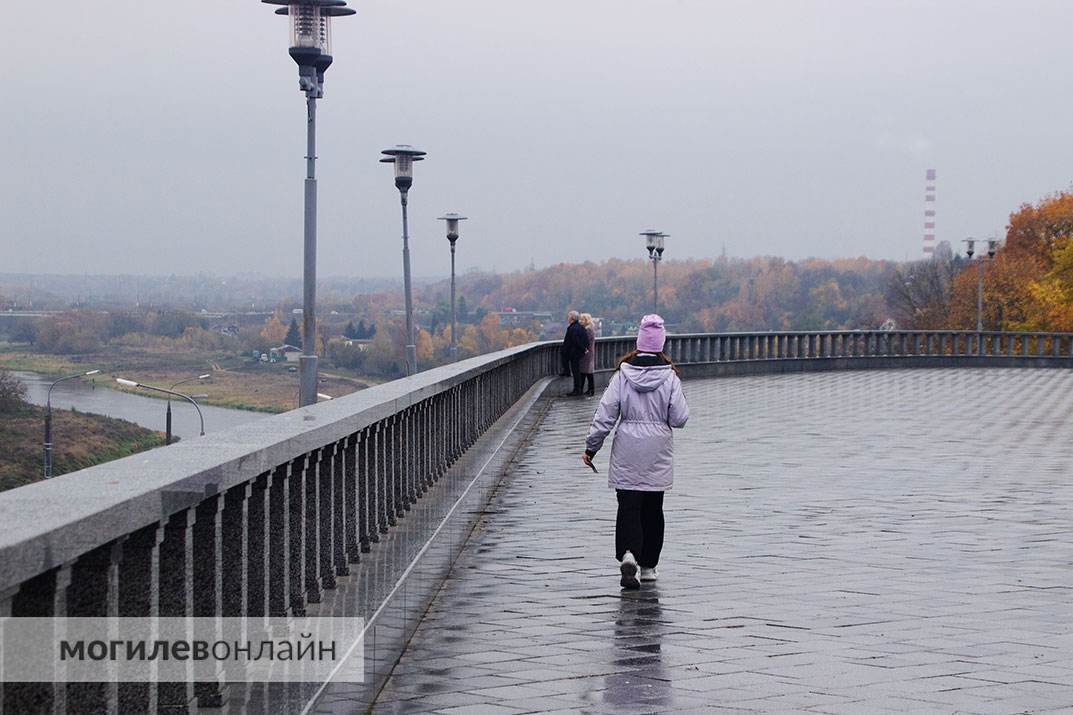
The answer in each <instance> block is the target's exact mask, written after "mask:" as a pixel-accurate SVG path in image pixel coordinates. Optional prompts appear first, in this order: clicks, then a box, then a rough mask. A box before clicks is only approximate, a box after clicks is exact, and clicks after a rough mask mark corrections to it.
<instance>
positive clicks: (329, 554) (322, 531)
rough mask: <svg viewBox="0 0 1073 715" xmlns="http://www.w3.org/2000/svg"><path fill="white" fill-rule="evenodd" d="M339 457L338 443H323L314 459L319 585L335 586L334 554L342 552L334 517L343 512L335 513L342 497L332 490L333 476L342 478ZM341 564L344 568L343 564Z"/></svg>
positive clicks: (336, 565)
mask: <svg viewBox="0 0 1073 715" xmlns="http://www.w3.org/2000/svg"><path fill="white" fill-rule="evenodd" d="M339 457H340V455H339V444H338V443H337V442H336V443H332V444H326V445H324V447H323V448H321V450H320V459H319V460H318V462H317V504H318V511H317V526H318V529H317V561H318V562H319V565H320V568H319V569H318V572H317V576H318V579H319V581H320V587H321V588H322V589H332V588H335V586H336V583H335V575H336V572H337V569H338V566H339V565H340V564H337V562H336V560H335V556H336V554H337V553H341V552H342V530H341V529H340V530H338V531H337V530H336V519H337V518H342V515H341V514H340V515H338V517H337V515H336V513H335V506H336V504H337V503H338V502H340V501H341V499H340V500H337V499H336V494H335V483H336V477H337V476H338V477H339V478H340V481H342V471H341V470H340V471H339V472H338V475H337V472H336V467H335V463H336V460H337V459H339ZM340 496H341V495H340ZM340 511H342V510H340ZM337 540H338V541H339V547H338V548H337V547H336V541H337ZM342 566H343V567H344V568H345V567H346V564H345V563H344V564H342Z"/></svg>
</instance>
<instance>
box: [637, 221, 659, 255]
mask: <svg viewBox="0 0 1073 715" xmlns="http://www.w3.org/2000/svg"><path fill="white" fill-rule="evenodd" d="M640 235H642V236H644V238H645V248H647V249H648V255H649V256H651V255H652V254H653V252H654V251H655V250H656V242H657V239H658V238H659V236H660V235H662V234H660V232H659V231H657V230H655V229H652V228H649V229H646V230H644V231H641V234H640Z"/></svg>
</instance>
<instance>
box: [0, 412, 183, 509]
mask: <svg viewBox="0 0 1073 715" xmlns="http://www.w3.org/2000/svg"><path fill="white" fill-rule="evenodd" d="M44 422H45V410H44V409H43V408H41V407H37V406H35V405H25V406H23V407H22V408H20V409H18V410H16V411H14V412H5V413H0V491H3V490H5V489H13V488H15V487H19V486H22V485H24V484H32V483H33V482H36V481H40V480H41V479H43V478H44V476H43V472H44V468H43V446H42V442H43V439H44V435H43V430H44ZM52 434H53V442H54V444H55V445H56V446H55V448H54V452H53V474H54V476H58V475H60V474H66V473H67V472H73V471H76V470H79V469H85V468H86V467H91V466H93V465H95V464H102V463H104V462H110V461H112V460H113V459H119V458H120V457H126V456H129V455H131V454H136V453H138V452H144V451H145V450H147V449H152V448H154V447H160V446H162V445H163V444H164V435H163V434H162V433H160V432H152V431H150V430H147V429H145V428H144V427H140V426H138V425H136V424H134V423H132V422H127V421H126V420H117V419H112V418H111V417H104V416H103V415H94V414H87V413H84V412H74V411H71V410H53V411H52Z"/></svg>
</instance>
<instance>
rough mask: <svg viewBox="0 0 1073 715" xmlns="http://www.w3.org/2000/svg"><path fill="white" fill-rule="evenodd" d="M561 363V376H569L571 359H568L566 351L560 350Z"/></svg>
mask: <svg viewBox="0 0 1073 715" xmlns="http://www.w3.org/2000/svg"><path fill="white" fill-rule="evenodd" d="M559 363H560V365H561V367H562V369H561V370H559V374H561V375H569V374H570V358H569V357H567V355H566V350H560V351H559Z"/></svg>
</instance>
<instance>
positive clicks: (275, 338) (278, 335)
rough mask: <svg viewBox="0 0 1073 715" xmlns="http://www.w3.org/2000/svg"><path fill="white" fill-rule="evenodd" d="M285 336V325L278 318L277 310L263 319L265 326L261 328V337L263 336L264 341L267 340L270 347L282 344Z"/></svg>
mask: <svg viewBox="0 0 1073 715" xmlns="http://www.w3.org/2000/svg"><path fill="white" fill-rule="evenodd" d="M286 336H287V326H286V325H284V324H283V321H282V320H280V315H279V313H278V312H277V313H275V314H274V315H273V316H272V317H271V318H269V319H268V320H267V321H265V327H264V328H263V329H262V330H261V337H262V338H264V340H265V342H267V343H268V345H269V346H270V347H277V346H279V345H282V344H283V341H284V338H286Z"/></svg>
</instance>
